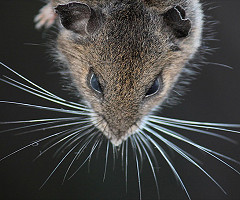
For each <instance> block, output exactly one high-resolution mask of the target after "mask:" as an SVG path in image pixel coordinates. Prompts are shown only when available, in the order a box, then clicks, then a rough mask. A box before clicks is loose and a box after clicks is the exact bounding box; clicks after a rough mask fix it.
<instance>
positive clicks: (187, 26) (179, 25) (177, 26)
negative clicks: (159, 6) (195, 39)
mask: <svg viewBox="0 0 240 200" xmlns="http://www.w3.org/2000/svg"><path fill="white" fill-rule="evenodd" d="M163 19H164V21H165V22H166V23H167V25H168V26H170V27H171V28H172V29H173V31H174V35H175V36H176V37H177V38H184V37H187V36H188V34H189V32H190V30H191V21H190V20H189V19H187V18H186V12H185V10H184V9H183V8H182V7H181V6H175V7H173V8H171V9H170V10H168V11H167V12H166V13H164V14H163Z"/></svg>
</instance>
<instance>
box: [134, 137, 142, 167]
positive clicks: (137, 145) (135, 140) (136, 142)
mask: <svg viewBox="0 0 240 200" xmlns="http://www.w3.org/2000/svg"><path fill="white" fill-rule="evenodd" d="M132 138H133V139H134V142H135V146H136V147H137V149H138V152H139V156H140V166H141V167H142V164H143V154H142V150H141V147H140V145H139V143H138V140H137V139H136V137H135V135H132ZM140 169H141V168H140Z"/></svg>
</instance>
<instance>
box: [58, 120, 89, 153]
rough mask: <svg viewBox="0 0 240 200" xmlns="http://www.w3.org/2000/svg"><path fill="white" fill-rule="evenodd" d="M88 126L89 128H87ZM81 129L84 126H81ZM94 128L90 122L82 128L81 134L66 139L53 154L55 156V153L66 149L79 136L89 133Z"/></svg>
mask: <svg viewBox="0 0 240 200" xmlns="http://www.w3.org/2000/svg"><path fill="white" fill-rule="evenodd" d="M89 128H90V129H89ZM83 129H85V127H83ZM93 129H94V126H93V125H92V124H90V125H88V126H87V129H85V130H84V132H83V133H81V134H82V135H81V136H79V137H78V135H76V136H74V137H72V138H71V139H70V140H68V141H66V142H65V143H64V144H63V145H62V146H61V147H60V148H59V149H58V150H57V151H56V152H55V154H54V156H56V155H57V154H59V152H60V151H65V149H67V148H68V147H70V146H71V145H73V144H74V143H75V142H76V141H78V140H79V138H81V137H83V136H85V135H87V134H89V133H90V132H91V131H92V130H93Z"/></svg>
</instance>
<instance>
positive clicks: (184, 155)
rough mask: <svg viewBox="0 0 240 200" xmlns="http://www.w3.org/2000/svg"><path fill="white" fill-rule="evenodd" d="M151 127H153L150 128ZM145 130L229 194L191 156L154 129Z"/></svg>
mask: <svg viewBox="0 0 240 200" xmlns="http://www.w3.org/2000/svg"><path fill="white" fill-rule="evenodd" d="M150 127H151V126H150ZM145 130H147V131H148V132H149V133H152V134H153V135H154V136H156V137H157V138H158V139H160V140H161V141H162V142H164V143H165V144H166V145H168V146H169V147H171V148H172V149H173V150H174V151H176V152H177V153H178V154H179V155H181V156H182V157H183V158H185V159H186V160H188V161H189V162H190V163H192V164H193V165H194V166H196V167H197V168H198V169H200V170H201V171H202V172H203V173H204V174H205V175H206V176H208V177H209V178H210V179H211V180H212V181H213V182H214V183H215V184H216V185H217V186H218V187H219V188H220V189H221V190H222V191H223V192H224V194H227V193H226V191H225V190H224V189H223V188H222V186H221V185H220V184H219V183H218V182H217V181H216V180H215V179H214V178H213V177H212V176H211V175H210V174H209V173H207V171H206V170H204V169H203V168H202V167H201V166H200V165H199V164H197V163H196V162H195V161H194V160H192V159H191V158H190V157H189V156H187V155H186V154H185V153H184V152H183V151H182V149H181V148H179V147H177V146H176V145H175V144H173V143H172V142H170V141H168V140H167V139H166V138H164V137H162V136H161V135H159V134H158V133H157V132H155V131H154V130H153V129H152V128H150V129H149V128H147V127H145Z"/></svg>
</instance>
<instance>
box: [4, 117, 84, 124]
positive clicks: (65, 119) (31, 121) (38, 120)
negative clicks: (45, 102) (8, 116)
mask: <svg viewBox="0 0 240 200" xmlns="http://www.w3.org/2000/svg"><path fill="white" fill-rule="evenodd" d="M78 119H81V118H80V117H66V118H50V119H30V120H25V121H9V122H0V124H22V123H37V122H49V121H57V122H58V121H59V122H60V121H67V120H78Z"/></svg>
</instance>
